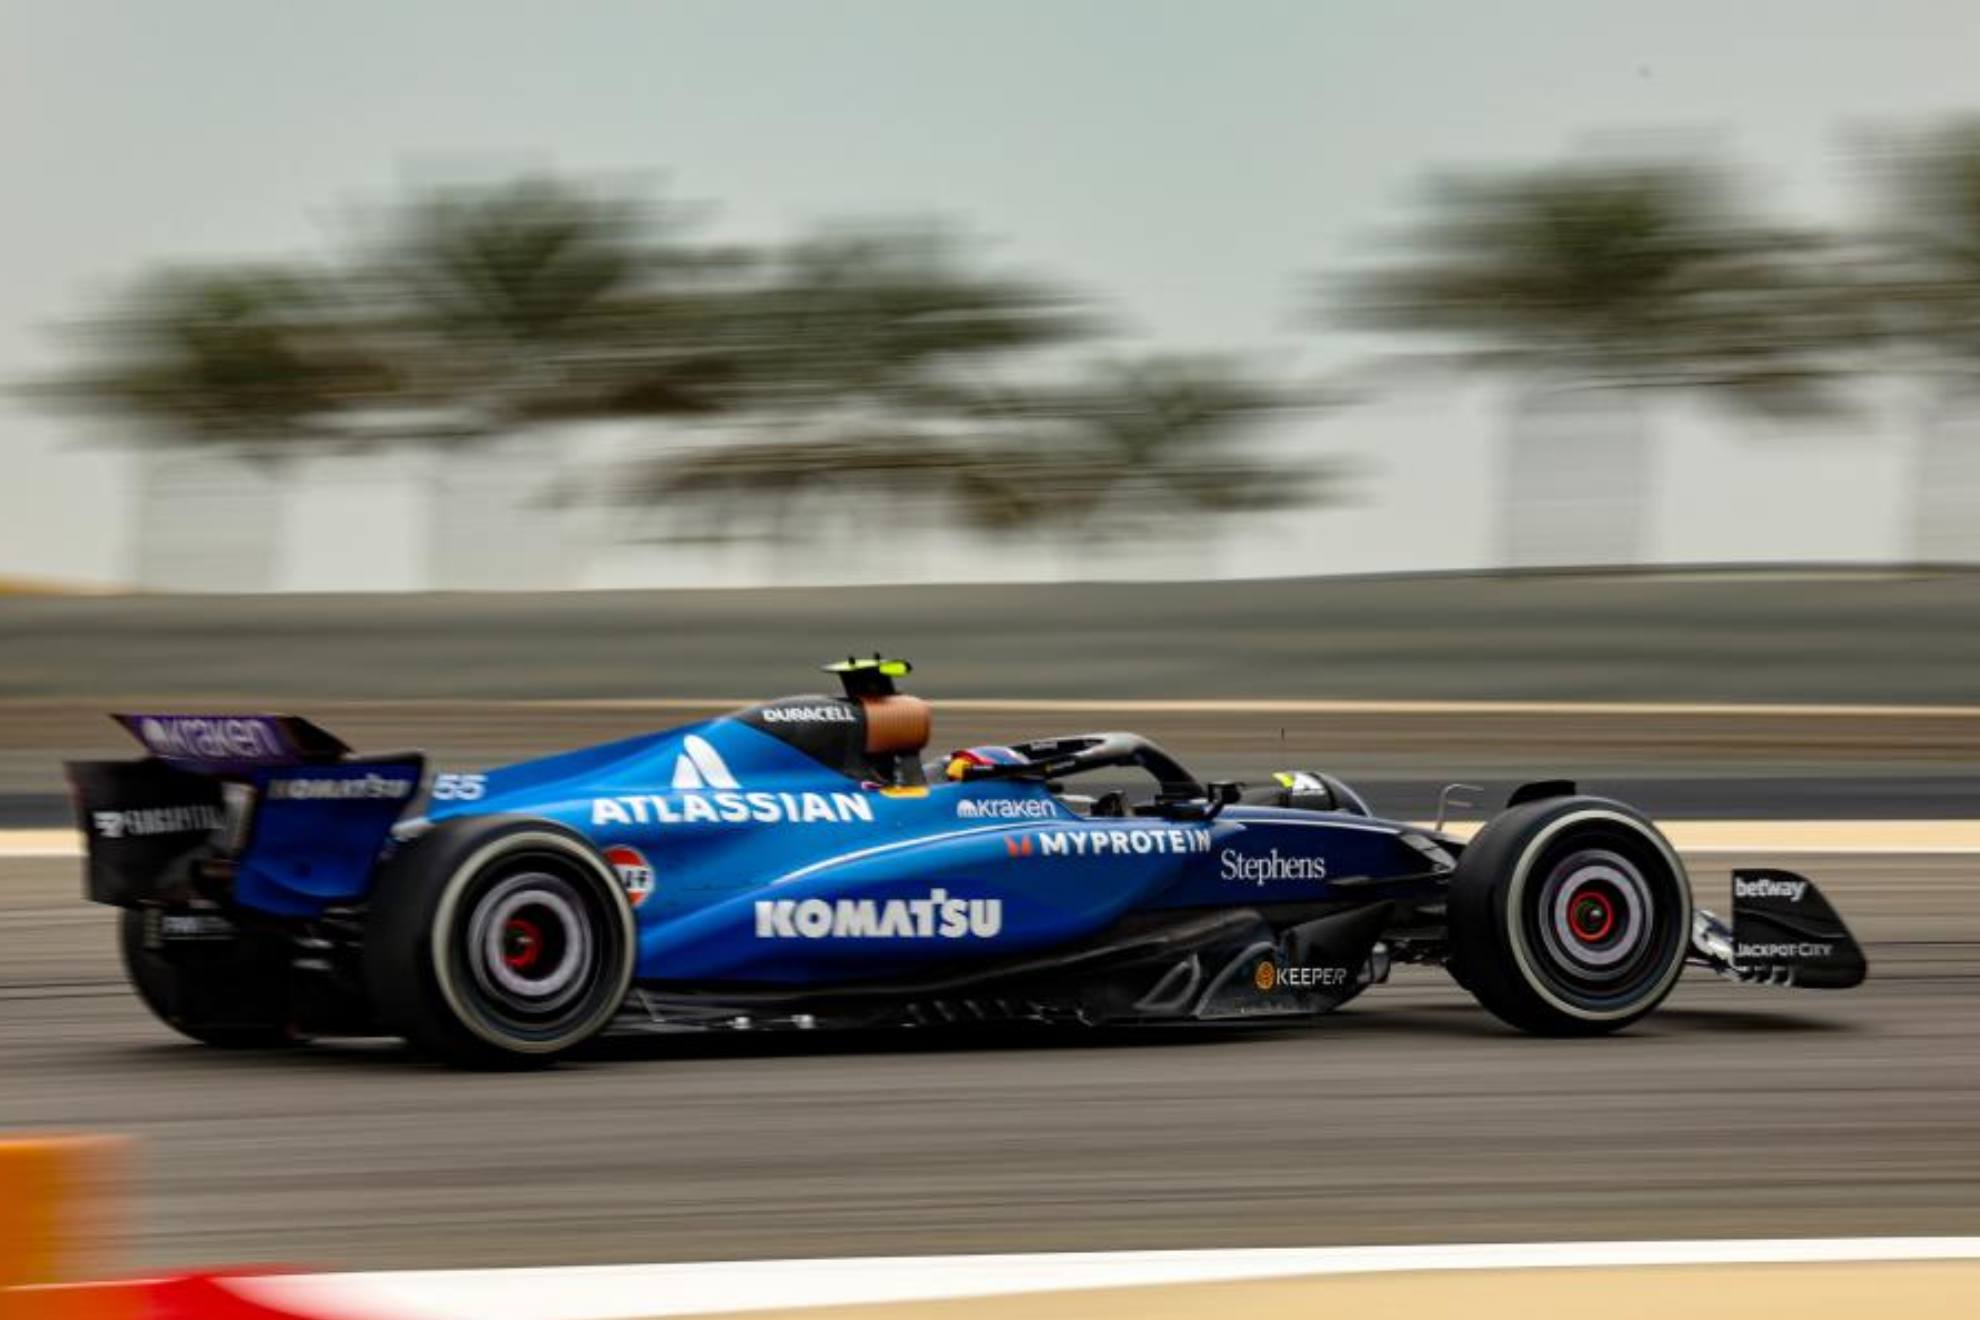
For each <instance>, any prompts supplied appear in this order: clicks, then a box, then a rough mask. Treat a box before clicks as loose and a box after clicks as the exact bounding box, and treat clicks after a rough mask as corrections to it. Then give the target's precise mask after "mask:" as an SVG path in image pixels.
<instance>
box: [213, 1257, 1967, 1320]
mask: <svg viewBox="0 0 1980 1320" xmlns="http://www.w3.org/2000/svg"><path fill="white" fill-rule="evenodd" d="M1976 1259H1980V1238H1971V1237H1942V1238H1790V1239H1771V1240H1757V1241H1730V1242H1717V1241H1694V1242H1542V1243H1530V1244H1529V1243H1511V1244H1503V1245H1502V1244H1497V1243H1479V1244H1469V1245H1463V1246H1409V1247H1318V1248H1287V1249H1261V1250H1237V1251H1123V1252H1066V1253H1063V1254H1044V1255H1022V1256H885V1257H868V1258H851V1259H836V1260H769V1261H721V1262H710V1263H705V1264H703V1263H697V1264H682V1265H589V1266H570V1267H553V1268H544V1269H501V1270H434V1271H412V1272H401V1273H386V1274H319V1275H294V1276H288V1277H280V1276H277V1277H269V1278H257V1279H250V1280H245V1281H242V1282H241V1283H239V1284H238V1285H235V1286H237V1287H238V1288H239V1290H240V1291H242V1292H243V1293H245V1294H247V1295H249V1296H251V1297H255V1298H259V1299H261V1300H263V1301H265V1302H268V1303H270V1304H272V1305H276V1306H281V1307H287V1308H290V1309H294V1310H301V1311H304V1312H312V1311H317V1312H327V1313H330V1314H352V1315H381V1316H403V1317H406V1318H407V1320H470V1317H486V1316H491V1315H500V1316H503V1317H505V1320H631V1318H632V1317H649V1316H679V1315H715V1314H720V1313H723V1312H732V1311H752V1310H773V1309H783V1308H797V1307H822V1306H834V1305H849V1304H858V1303H875V1302H917V1301H933V1300H937V1299H941V1298H956V1297H995V1296H1009V1295H1012V1294H1017V1293H1031V1292H1056V1291H1062V1290H1068V1289H1077V1288H1121V1287H1134V1286H1139V1285H1150V1284H1177V1283H1206V1282H1216V1281H1223V1280H1232V1279H1272V1278H1288V1277H1296V1276H1301V1275H1314V1274H1368V1273H1389V1272H1396V1271H1404V1270H1483V1269H1493V1270H1497V1269H1560V1268H1570V1267H1572V1268H1586V1267H1590V1266H1632V1265H1759V1264H1765V1265H1773V1264H1803V1263H1810V1262H1836V1261H1892V1260H1976Z"/></svg>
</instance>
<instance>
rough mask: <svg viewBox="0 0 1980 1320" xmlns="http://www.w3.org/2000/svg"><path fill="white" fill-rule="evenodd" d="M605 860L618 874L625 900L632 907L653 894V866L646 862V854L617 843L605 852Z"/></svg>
mask: <svg viewBox="0 0 1980 1320" xmlns="http://www.w3.org/2000/svg"><path fill="white" fill-rule="evenodd" d="M605 860H606V862H608V863H609V864H610V865H611V867H612V869H613V870H614V871H617V872H618V873H619V883H620V884H622V885H624V886H625V887H626V898H627V900H628V901H630V902H631V903H632V905H633V906H634V907H638V906H639V905H640V904H641V903H644V902H645V901H646V896H647V895H648V894H650V893H652V892H653V864H652V863H651V862H649V861H647V860H646V854H645V853H643V852H641V851H640V850H639V849H637V848H633V847H629V846H628V845H626V844H623V843H618V844H614V845H612V846H611V847H610V848H607V849H606V850H605Z"/></svg>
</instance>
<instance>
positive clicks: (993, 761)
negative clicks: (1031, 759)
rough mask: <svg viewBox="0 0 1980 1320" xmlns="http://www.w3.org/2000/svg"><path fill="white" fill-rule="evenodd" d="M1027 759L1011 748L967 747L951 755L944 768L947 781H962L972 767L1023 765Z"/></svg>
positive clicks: (943, 774)
mask: <svg viewBox="0 0 1980 1320" xmlns="http://www.w3.org/2000/svg"><path fill="white" fill-rule="evenodd" d="M1025 759H1026V758H1025V757H1023V756H1021V755H1020V754H1019V753H1018V752H1016V751H1015V750H1013V749H1012V748H1009V747H965V748H963V749H962V750H961V751H958V752H950V753H949V761H948V764H947V765H946V766H945V767H943V770H942V776H943V778H945V779H957V780H959V779H961V778H962V777H963V776H964V775H966V774H968V773H969V770H970V767H971V766H990V765H1023V764H1024V763H1025Z"/></svg>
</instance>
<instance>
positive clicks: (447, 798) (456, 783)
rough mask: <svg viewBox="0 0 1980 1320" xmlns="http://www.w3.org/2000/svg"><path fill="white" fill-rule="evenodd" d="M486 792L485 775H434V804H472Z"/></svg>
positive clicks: (486, 779)
mask: <svg viewBox="0 0 1980 1320" xmlns="http://www.w3.org/2000/svg"><path fill="white" fill-rule="evenodd" d="M487 791H488V776H487V775H435V776H433V794H432V796H433V800H434V801H435V802H473V801H475V800H477V799H478V798H480V797H481V795H482V794H483V793H486V792H487Z"/></svg>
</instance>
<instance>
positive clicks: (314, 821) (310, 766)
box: [66, 715, 426, 916]
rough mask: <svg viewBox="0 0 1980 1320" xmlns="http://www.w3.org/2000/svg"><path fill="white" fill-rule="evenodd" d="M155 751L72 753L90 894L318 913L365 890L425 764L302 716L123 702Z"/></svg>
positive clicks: (130, 903) (134, 732)
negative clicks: (371, 753) (176, 710)
mask: <svg viewBox="0 0 1980 1320" xmlns="http://www.w3.org/2000/svg"><path fill="white" fill-rule="evenodd" d="M113 718H114V719H115V720H116V721H117V722H118V723H119V724H120V725H122V726H123V727H124V728H125V730H126V731H128V732H129V733H130V734H131V736H132V737H133V738H135V739H137V741H138V742H139V743H141V744H142V745H143V746H144V748H145V750H146V751H147V752H149V753H150V755H148V756H146V757H143V758H141V759H138V760H130V761H72V762H70V763H69V764H68V766H67V767H66V768H67V771H68V777H69V783H70V787H71V790H72V792H73V794H74V797H75V804H76V812H77V816H78V824H80V826H81V827H82V831H83V836H84V839H85V841H86V844H87V850H88V861H87V864H86V867H85V872H84V886H85V892H86V894H87V896H88V897H89V898H90V899H91V900H93V901H95V902H98V903H108V904H111V905H113V906H116V907H139V906H149V905H154V904H164V905H172V904H177V903H182V902H187V901H191V900H192V899H195V898H205V899H228V900H231V901H232V902H234V903H237V904H239V905H241V906H244V907H249V908H254V909H258V910H260V911H265V912H270V913H274V914H277V915H283V916H311V915H315V914H317V913H320V912H321V911H323V909H324V908H326V907H330V906H334V905H337V904H340V903H348V902H351V901H354V900H356V899H359V898H362V897H363V895H364V894H365V893H366V892H367V891H368V889H369V887H370V878H371V869H372V865H373V863H374V862H375V861H376V860H377V857H378V854H379V852H380V850H381V849H382V848H383V847H384V845H385V842H386V840H387V839H388V837H389V836H390V834H391V830H392V826H393V824H394V823H395V822H396V821H397V820H398V818H399V816H400V814H401V813H402V812H403V811H404V810H405V808H406V807H407V806H408V805H409V804H410V803H411V802H412V800H413V798H414V797H415V796H416V795H417V793H418V790H419V784H420V779H421V777H422V776H423V775H424V773H425V767H426V758H425V757H424V756H422V755H420V754H418V753H416V752H406V753H395V754H391V755H386V756H377V757H360V756H356V755H354V754H353V753H352V752H351V750H350V748H349V747H348V746H346V745H345V744H344V742H343V741H342V740H340V739H338V738H337V737H336V736H335V735H333V734H331V733H329V732H327V731H326V730H324V729H321V728H319V727H318V726H316V725H315V724H312V723H310V722H309V721H308V720H305V719H302V718H300V717H298V716H294V715H116V716H114V717H113Z"/></svg>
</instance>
